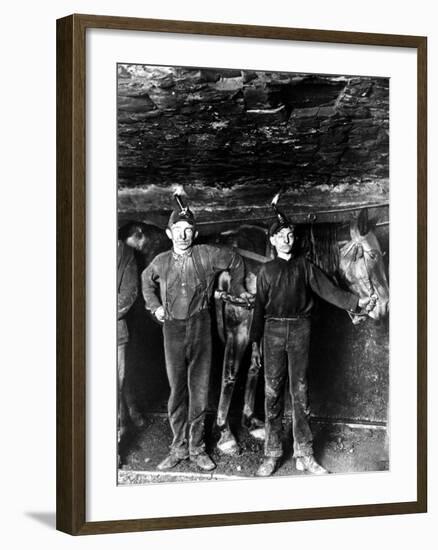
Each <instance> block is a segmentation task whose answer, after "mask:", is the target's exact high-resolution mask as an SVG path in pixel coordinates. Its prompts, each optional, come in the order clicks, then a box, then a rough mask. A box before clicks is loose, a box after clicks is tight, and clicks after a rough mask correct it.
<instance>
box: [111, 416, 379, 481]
mask: <svg viewBox="0 0 438 550" xmlns="http://www.w3.org/2000/svg"><path fill="white" fill-rule="evenodd" d="M233 428H234V433H236V434H237V437H238V441H239V445H240V454H238V455H234V456H227V455H224V454H221V453H219V451H218V450H217V448H216V442H217V438H218V436H217V434H216V433H215V432H214V430H213V431H212V432H211V438H210V446H209V449H208V451H209V453H210V455H211V457H212V458H213V460H214V461H215V463H216V465H217V468H216V469H215V470H214V471H213V472H212V473H204V472H202V471H201V470H200V469H199V468H197V467H196V466H195V465H194V464H192V463H191V462H190V461H189V460H186V461H183V462H181V463H180V464H179V465H178V466H177V467H176V468H174V469H173V470H171V471H170V472H165V473H163V472H159V471H158V470H157V464H158V463H159V462H160V461H161V460H162V459H163V457H164V456H166V454H167V452H168V445H169V443H170V440H171V433H170V428H169V424H168V421H167V419H166V418H165V417H164V416H158V415H156V416H150V417H149V418H147V420H146V421H145V425H144V426H143V428H141V429H140V430H138V431H137V433H136V434H135V436H133V438H132V439H131V441H130V443H129V445H127V449H126V452H125V457H124V461H123V465H122V467H121V468H120V469H119V484H121V485H130V484H142V483H155V482H175V481H198V480H215V479H216V480H218V479H220V480H223V479H233V478H234V477H235V476H237V477H252V476H254V474H255V472H256V470H257V467H258V465H259V463H260V460H261V459H262V457H263V441H260V440H257V439H254V438H253V437H251V436H250V434H249V432H248V431H247V430H246V429H245V428H241V427H238V426H233ZM312 430H313V433H314V437H315V443H314V446H315V456H316V458H317V459H318V461H319V462H320V463H321V464H323V465H324V467H325V468H327V469H328V470H329V471H330V472H331V473H334V474H342V473H351V472H364V471H383V470H388V469H389V460H388V448H387V441H386V430H385V429H384V428H383V427H377V428H376V427H362V426H361V427H359V426H356V425H354V426H352V425H346V424H326V423H318V422H313V424H312ZM287 434H290V424H289V423H286V424H285V426H284V435H285V438H284V448H285V454H284V457H283V459H282V462H281V465H280V467H279V468H278V470H277V471H276V473H275V474H274V475H276V476H284V475H287V476H291V475H308V474H303V473H301V472H298V471H297V470H296V469H295V463H294V460H293V459H292V446H291V441H290V437H287Z"/></svg>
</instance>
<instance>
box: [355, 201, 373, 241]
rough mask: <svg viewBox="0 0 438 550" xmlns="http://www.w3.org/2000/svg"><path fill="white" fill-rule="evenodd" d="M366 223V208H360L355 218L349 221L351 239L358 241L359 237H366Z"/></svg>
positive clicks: (367, 223)
mask: <svg viewBox="0 0 438 550" xmlns="http://www.w3.org/2000/svg"><path fill="white" fill-rule="evenodd" d="M369 229H370V227H369V222H368V208H362V210H361V211H360V212H359V215H358V216H357V218H354V219H352V220H351V221H350V235H351V238H352V239H353V240H354V239H358V238H359V237H361V236H363V235H366V234H367V233H368V231H369Z"/></svg>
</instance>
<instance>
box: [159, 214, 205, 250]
mask: <svg viewBox="0 0 438 550" xmlns="http://www.w3.org/2000/svg"><path fill="white" fill-rule="evenodd" d="M197 234H198V232H197V231H195V228H194V227H193V225H190V224H189V223H188V222H185V221H180V222H178V223H174V224H173V225H172V227H168V228H167V229H166V235H167V236H168V237H169V239H170V240H171V241H172V243H173V247H174V248H175V250H179V251H181V252H184V251H185V250H188V249H189V248H190V247H191V246H192V244H193V241H194V240H195V238H196V236H197Z"/></svg>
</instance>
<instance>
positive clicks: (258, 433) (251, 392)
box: [242, 361, 265, 439]
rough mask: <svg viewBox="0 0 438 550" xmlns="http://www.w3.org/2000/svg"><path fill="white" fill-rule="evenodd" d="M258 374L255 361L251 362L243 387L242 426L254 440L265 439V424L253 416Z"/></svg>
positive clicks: (257, 366) (258, 367) (258, 370)
mask: <svg viewBox="0 0 438 550" xmlns="http://www.w3.org/2000/svg"><path fill="white" fill-rule="evenodd" d="M259 373H260V366H259V365H257V363H256V362H255V361H251V364H250V366H249V369H248V377H247V379H246V385H245V398H244V405H243V419H242V424H243V425H244V426H246V427H247V428H248V430H249V433H250V434H251V435H252V436H253V437H255V438H256V439H265V424H264V422H262V421H261V420H259V419H258V418H256V416H255V415H254V404H255V397H256V390H257V381H258V377H259Z"/></svg>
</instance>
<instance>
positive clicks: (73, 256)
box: [57, 15, 427, 535]
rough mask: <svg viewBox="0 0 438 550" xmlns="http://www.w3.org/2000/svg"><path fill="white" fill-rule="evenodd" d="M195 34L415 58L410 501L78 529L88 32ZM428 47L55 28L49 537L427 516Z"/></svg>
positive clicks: (404, 42)
mask: <svg viewBox="0 0 438 550" xmlns="http://www.w3.org/2000/svg"><path fill="white" fill-rule="evenodd" d="M91 28H93V29H95V28H96V29H115V30H116V29H117V30H124V31H142V32H154V33H177V34H180V33H182V34H195V35H211V36H226V37H246V38H257V39H274V40H292V41H306V42H319V43H324V44H326V43H327V44H329V43H332V44H334V43H340V44H356V45H374V46H386V47H388V46H389V47H397V48H412V49H414V50H416V52H417V90H418V91H417V98H418V103H417V121H418V126H417V132H418V133H417V166H418V172H417V218H418V239H417V280H418V289H417V311H418V326H417V333H418V339H417V383H418V392H417V499H416V500H412V501H409V502H393V503H391V502H388V503H384V504H381V503H379V504H372V505H369V504H367V505H352V506H336V507H318V508H305V509H293V510H263V511H256V512H242V513H221V514H209V515H196V516H180V517H160V518H149V519H148V518H144V519H132V520H114V521H98V522H88V521H87V520H86V454H85V447H86V353H85V351H86V348H85V340H86V323H85V319H86V288H85V287H86V284H85V281H86V259H85V257H86V253H85V243H86V209H85V205H86V175H85V168H86V167H85V164H86V160H85V159H86V147H85V127H86V109H85V80H86V40H85V36H86V31H87V29H91ZM426 121H427V40H426V38H425V37H420V36H400V35H389V34H388V35H387V34H372V33H355V32H340V31H328V30H310V29H292V28H279V27H278V28H277V27H261V26H247V25H229V24H219V23H200V22H187V21H164V20H153V19H135V18H125V17H109V16H94V15H71V16H68V17H65V18H62V19H59V20H58V21H57V529H59V530H61V531H64V532H66V533H69V534H73V535H82V534H84V535H85V534H98V533H118V532H128V531H143V530H159V529H176V528H189V527H207V526H221V525H242V524H256V523H267V522H269V523H274V522H287V521H302V520H310V519H330V518H347V517H358V516H377V515H388V514H406V513H418V512H426V510H427V438H426V434H427V424H426V411H427V378H426V361H427V357H426V353H427V351H426V350H427V309H426V299H427V295H426V291H427V290H426V289H427V275H426V250H427V235H426V227H427V188H426V182H427V122H426Z"/></svg>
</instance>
